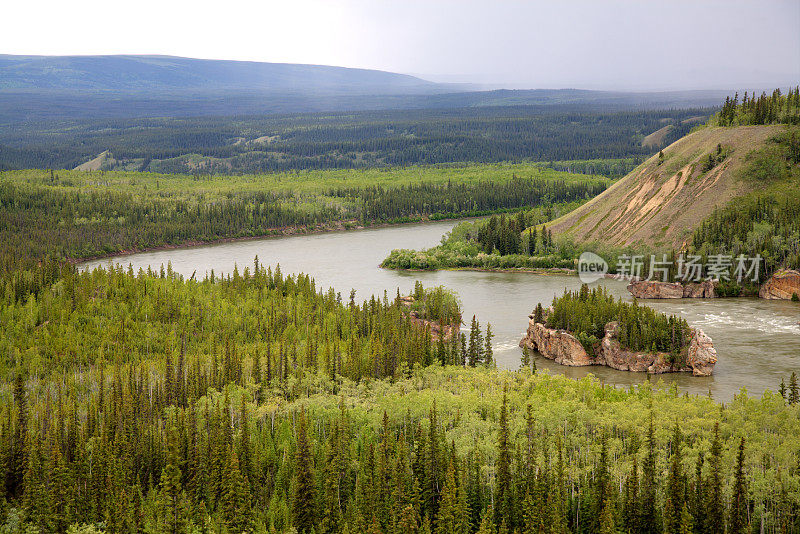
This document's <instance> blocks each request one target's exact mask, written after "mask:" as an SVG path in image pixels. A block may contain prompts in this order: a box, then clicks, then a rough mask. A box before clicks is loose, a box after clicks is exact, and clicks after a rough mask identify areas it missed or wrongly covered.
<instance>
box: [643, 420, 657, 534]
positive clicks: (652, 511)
mask: <svg viewBox="0 0 800 534" xmlns="http://www.w3.org/2000/svg"><path fill="white" fill-rule="evenodd" d="M657 483H658V481H657V479H656V437H655V428H654V426H653V412H652V411H651V412H650V426H649V428H648V430H647V456H645V461H644V465H643V466H642V496H641V506H642V509H641V514H640V517H639V526H640V529H641V532H642V533H644V534H657V533H658V532H659V531H660V529H659V524H658V512H657V510H656V488H657Z"/></svg>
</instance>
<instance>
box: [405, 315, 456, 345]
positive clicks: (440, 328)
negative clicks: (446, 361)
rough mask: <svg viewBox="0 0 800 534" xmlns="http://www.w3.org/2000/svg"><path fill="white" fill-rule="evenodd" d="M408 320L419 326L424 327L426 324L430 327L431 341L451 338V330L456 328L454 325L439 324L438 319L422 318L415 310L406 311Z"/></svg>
mask: <svg viewBox="0 0 800 534" xmlns="http://www.w3.org/2000/svg"><path fill="white" fill-rule="evenodd" d="M408 320H409V321H411V323H412V324H415V325H417V326H419V327H420V328H425V327H426V326H427V327H430V329H431V340H432V341H439V339H441V340H442V341H450V340H451V339H453V332H454V331H455V330H456V325H440V324H439V322H438V321H429V320H427V319H423V318H422V317H420V316H419V314H418V313H417V312H415V311H411V312H409V313H408Z"/></svg>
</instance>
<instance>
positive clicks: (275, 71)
mask: <svg viewBox="0 0 800 534" xmlns="http://www.w3.org/2000/svg"><path fill="white" fill-rule="evenodd" d="M437 87H438V88H439V89H438V92H443V91H444V90H445V89H444V87H445V86H439V85H438V84H435V83H432V82H428V81H425V80H422V79H420V78H415V77H414V76H408V75H405V74H396V73H393V72H384V71H378V70H368V69H350V68H344V67H332V66H327V65H301V64H291V63H260V62H253V61H221V60H208V59H193V58H182V57H172V56H137V55H119V56H10V55H3V56H0V90H31V89H35V90H52V89H57V90H61V91H64V90H71V91H81V92H84V91H89V92H115V93H138V92H164V91H167V92H169V91H185V90H190V91H200V92H206V91H209V92H221V91H241V90H246V91H253V92H261V91H289V90H291V91H301V92H309V93H312V92H334V93H342V92H345V93H373V92H379V93H382V94H383V93H385V94H392V93H413V92H431V91H433V92H436V91H437ZM447 90H449V91H452V90H453V89H452V87H450V88H449V89H447Z"/></svg>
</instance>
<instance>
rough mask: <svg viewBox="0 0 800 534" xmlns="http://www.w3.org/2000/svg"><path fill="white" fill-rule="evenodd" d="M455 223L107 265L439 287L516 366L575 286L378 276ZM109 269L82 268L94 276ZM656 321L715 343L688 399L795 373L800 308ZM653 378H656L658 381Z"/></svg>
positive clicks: (711, 307)
mask: <svg viewBox="0 0 800 534" xmlns="http://www.w3.org/2000/svg"><path fill="white" fill-rule="evenodd" d="M453 225H454V223H453V222H441V223H428V224H424V225H413V226H402V227H393V228H381V229H374V230H360V231H353V232H342V233H329V234H319V235H310V236H296V237H285V238H271V239H261V240H254V241H240V242H236V243H224V244H219V245H210V246H202V247H193V248H187V249H180V250H164V251H157V252H147V253H141V254H133V255H129V256H122V257H118V258H115V259H114V260H113V261H114V262H115V263H116V262H119V263H122V264H124V265H126V266H127V265H128V264H129V263H131V264H133V266H134V268H138V267H145V268H146V267H147V265H152V266H153V267H154V268H158V267H159V266H160V265H161V264H164V265H166V264H167V262H172V267H173V269H174V270H175V271H177V272H179V273H181V274H183V275H185V276H186V277H189V276H191V274H192V273H193V272H195V271H196V272H197V276H198V277H203V276H204V275H205V274H206V273H208V272H210V271H211V269H214V271H215V273H217V274H219V273H222V272H230V271H232V270H233V266H234V264H238V265H239V268H240V269H243V268H244V266H245V265H250V264H252V262H253V258H254V257H255V256H256V255H258V257H259V260H260V261H261V263H263V264H268V265H273V266H274V265H276V264H280V266H281V270H282V271H283V272H284V273H297V272H305V273H308V274H310V275H312V276H313V277H314V278H315V280H316V282H317V285H318V286H321V287H325V288H327V287H330V286H333V287H334V288H335V289H336V290H337V291H340V292H341V293H342V296H343V298H347V296H348V295H349V292H350V289H351V288H353V289H355V290H356V291H357V298H358V299H361V300H363V299H365V298H369V296H370V295H372V294H378V295H383V292H384V290H386V291H388V293H389V296H390V297H392V296H394V294H395V292H396V290H397V288H398V287H399V288H400V291H401V293H404V294H407V293H409V292H410V291H411V290H412V288H413V286H414V281H415V280H421V281H422V282H423V283H424V284H425V285H426V286H432V285H445V286H447V287H449V288H451V289H453V290H455V291H457V292H458V294H459V295H460V297H461V300H462V302H463V305H464V317H465V321H467V322H469V319H470V318H471V317H472V315H473V314H475V315H476V316H477V317H478V320H479V321H480V322H481V325H485V324H486V322H487V321H488V322H491V323H492V329H493V330H494V332H495V334H496V337H495V340H494V350H495V357H496V359H497V362H498V365H500V366H503V367H507V368H516V367H518V366H519V361H520V356H521V350H520V349H519V348H518V346H517V344H518V342H519V340H520V338H521V337H522V336H523V334H524V331H525V329H526V328H527V323H528V314H529V313H530V312H531V310H532V309H533V307H534V306H535V305H536V303H537V302H540V301H541V302H542V303H543V304H547V303H549V302H550V301H551V300H552V299H553V296H555V295H557V294H561V293H562V292H563V291H564V288H570V289H575V288H578V287H579V286H580V282H579V280H578V278H577V277H576V276H563V275H558V276H555V275H533V274H523V273H518V274H516V273H515V274H512V273H484V272H473V271H440V272H431V273H429V272H415V273H404V272H396V271H389V270H384V269H380V268H379V267H378V265H379V264H380V262H381V260H382V259H383V258H384V257H385V256H386V255H387V254H388V252H389V251H390V250H392V249H394V248H420V247H428V246H433V245H435V244H437V243H438V241H439V239H440V238H441V236H442V234H444V233H445V232H446V231H447V230H449V229H450V228H451V227H452V226H453ZM106 263H108V260H103V261H94V262H88V263H86V264H83V267H94V266H97V265H101V264H106ZM597 283H602V284H605V285H606V286H607V287H608V288H610V290H611V291H613V292H614V293H615V294H617V295H619V296H623V297H625V298H630V296H629V294H628V292H627V291H626V289H625V283H623V282H620V281H615V280H603V281H601V282H597ZM647 304H649V305H651V306H653V307H655V308H656V309H658V310H659V311H663V312H666V313H676V314H681V315H682V316H683V317H684V318H686V320H687V321H689V324H690V325H692V326H699V327H700V328H702V329H703V330H704V331H705V332H706V333H707V334H708V335H709V336H711V338H712V339H713V341H714V346H715V347H716V349H717V353H718V357H719V361H718V363H717V365H716V367H715V369H714V376H712V377H693V376H689V375H687V374H683V373H681V374H669V375H662V376H661V377H660V378H662V379H663V380H665V381H667V382H671V381H675V382H677V384H678V386H679V387H680V388H681V390H686V391H689V392H690V393H700V394H706V393H708V392H709V391H711V392H712V394H713V395H714V397H715V398H718V399H720V400H728V399H730V398H732V397H733V395H734V393H736V392H737V391H739V389H741V388H747V390H748V392H749V393H750V394H754V395H760V394H761V393H762V392H763V391H764V390H765V389H768V388H769V389H772V390H775V389H776V388H777V385H778V383H779V382H780V379H781V377H784V376H788V374H789V373H791V371H793V370H794V371H798V372H800V324H798V322H799V321H800V305H799V304H797V303H791V302H785V301H765V300H759V299H710V300H695V299H692V300H689V299H683V300H672V301H647ZM536 363H537V366H538V367H539V368H540V369H548V370H549V371H550V372H552V373H563V374H565V375H567V376H570V377H582V376H585V375H586V374H588V373H593V374H595V375H597V376H598V377H600V378H601V379H602V380H604V381H605V382H606V383H614V384H618V385H628V384H634V383H638V382H641V381H643V380H645V379H646V377H645V375H644V374H643V373H630V372H623V371H615V370H613V369H608V368H606V367H583V368H570V367H563V366H560V365H556V364H554V363H553V362H551V361H549V360H547V359H544V358H541V357H539V358H537V360H536ZM658 379H659V378H658V377H657V378H656V380H658Z"/></svg>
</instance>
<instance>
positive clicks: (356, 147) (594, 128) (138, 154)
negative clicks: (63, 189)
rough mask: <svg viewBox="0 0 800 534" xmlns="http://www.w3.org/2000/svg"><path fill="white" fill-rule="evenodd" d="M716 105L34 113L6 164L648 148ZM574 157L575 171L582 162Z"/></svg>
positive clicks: (359, 159)
mask: <svg viewBox="0 0 800 534" xmlns="http://www.w3.org/2000/svg"><path fill="white" fill-rule="evenodd" d="M711 111H712V110H710V109H706V108H701V109H682V110H662V111H653V110H646V111H645V110H642V111H619V112H613V113H611V112H601V111H598V110H596V109H591V110H587V109H585V108H583V107H580V106H575V107H566V108H558V107H551V106H516V107H503V106H491V107H482V108H462V109H438V110H424V111H421V110H405V111H380V112H378V111H372V112H351V113H325V114H301V115H283V116H281V115H278V116H261V117H253V116H241V117H198V118H148V119H114V120H91V121H82V120H64V121H42V122H36V121H27V122H15V123H13V127H10V128H4V129H0V170H2V169H26V168H54V169H63V168H67V169H71V168H74V167H77V166H78V165H81V164H83V163H85V162H87V161H89V160H91V159H93V158H95V157H96V156H98V155H99V154H101V153H103V152H106V151H109V152H110V157H108V158H106V159H105V160H104V161H103V162H102V163H101V164H99V167H98V168H101V169H104V170H111V169H116V170H129V171H151V172H162V173H176V172H178V173H189V174H192V173H197V174H209V173H210V174H240V173H258V172H267V171H285V170H291V169H334V168H365V167H376V166H377V167H386V166H405V165H419V164H439V163H452V162H480V163H493V162H501V161H515V162H520V161H547V162H550V161H554V162H555V161H561V160H596V159H608V158H630V157H644V156H648V155H650V154H651V153H652V152H653V150H656V149H658V148H660V147H661V146H666V145H667V144H669V143H671V142H672V141H674V140H676V139H679V138H680V137H681V136H683V135H684V134H685V133H687V132H688V131H689V129H690V128H691V127H692V126H693V125H694V123H695V121H696V120H704V119H705V117H707V116H708V115H709V114H710V113H711ZM665 125H672V126H673V127H672V129H671V130H670V132H669V133H668V135H667V136H666V137H665V138H664V139H663V142H662V143H661V144H659V145H657V146H643V145H642V140H643V139H644V137H645V136H647V135H649V134H651V133H652V132H654V131H656V130H658V129H660V128H663V127H664V126H665ZM571 166H572V168H573V171H572V172H576V171H577V169H578V168H579V166H576V165H575V164H572V165H571ZM592 166H593V167H596V166H597V165H592ZM590 172H595V170H594V169H592V170H591V171H590Z"/></svg>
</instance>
